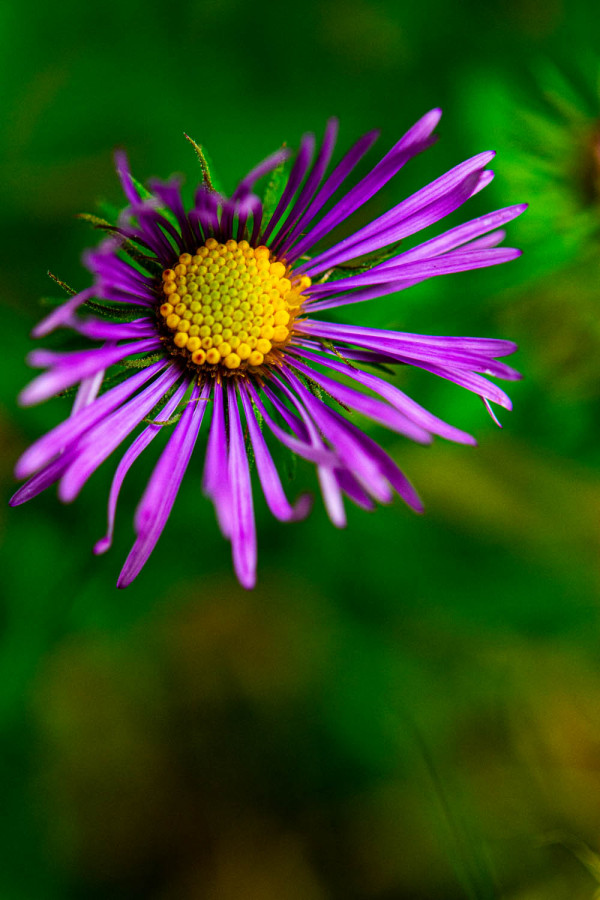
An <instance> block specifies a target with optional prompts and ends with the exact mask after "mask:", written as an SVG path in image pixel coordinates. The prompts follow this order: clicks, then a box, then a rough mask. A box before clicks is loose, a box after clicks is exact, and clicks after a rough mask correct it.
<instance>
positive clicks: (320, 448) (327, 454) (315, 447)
mask: <svg viewBox="0 0 600 900" xmlns="http://www.w3.org/2000/svg"><path fill="white" fill-rule="evenodd" d="M247 387H248V391H249V392H250V396H251V397H252V400H253V401H254V403H255V405H256V407H257V409H258V411H259V412H260V414H261V416H262V417H263V419H264V420H265V422H266V424H267V426H268V428H269V429H270V430H271V431H272V433H273V434H274V435H275V437H276V438H277V440H278V441H280V442H281V443H282V444H283V445H284V446H285V447H289V449H290V450H293V451H294V453H296V454H297V455H298V456H301V457H303V458H304V459H308V460H310V462H313V463H316V464H317V465H320V466H325V467H329V468H332V467H334V466H335V465H336V464H339V461H338V460H337V459H336V457H335V456H334V454H333V453H332V452H331V451H330V450H327V448H326V447H325V446H324V445H323V443H322V442H320V441H314V440H312V439H310V440H307V441H304V440H299V439H297V438H293V437H291V436H290V435H289V434H287V432H285V431H284V430H283V428H280V427H279V425H278V424H277V423H276V422H275V421H274V420H273V419H272V418H271V416H270V415H269V413H268V412H267V410H266V409H265V406H264V403H263V402H262V400H261V398H260V396H259V394H258V392H257V391H256V389H255V388H254V386H253V385H252V384H250V383H249V384H248V386H247ZM265 393H266V391H265ZM313 428H314V426H313Z"/></svg>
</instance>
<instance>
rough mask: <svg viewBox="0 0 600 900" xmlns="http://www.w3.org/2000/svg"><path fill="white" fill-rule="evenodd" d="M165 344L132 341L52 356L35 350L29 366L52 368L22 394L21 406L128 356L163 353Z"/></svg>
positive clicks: (55, 392) (59, 389) (62, 388)
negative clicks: (115, 345) (154, 352)
mask: <svg viewBox="0 0 600 900" xmlns="http://www.w3.org/2000/svg"><path fill="white" fill-rule="evenodd" d="M161 347H162V344H161V342H160V340H158V338H152V339H149V340H146V341H133V342H132V343H130V344H121V346H119V347H107V348H105V347H101V348H99V349H93V350H81V351H77V352H75V353H62V354H58V353H51V352H50V351H47V350H34V351H33V352H32V353H31V354H30V356H29V359H28V361H29V364H30V365H32V366H34V367H35V368H38V367H40V366H53V368H51V369H50V371H48V372H44V373H43V374H42V375H38V377H37V378H34V379H33V381H32V382H31V383H30V384H28V385H27V387H26V388H25V389H24V390H23V391H21V394H20V395H19V403H20V404H21V405H22V406H33V405H35V404H36V403H41V402H42V400H47V399H48V398H49V397H52V396H53V395H54V394H58V393H59V392H60V391H64V390H65V388H68V387H71V385H73V384H76V383H77V382H78V381H82V380H83V379H84V378H89V377H90V376H91V375H94V374H95V373H96V372H97V371H98V370H99V369H108V368H109V366H112V365H114V364H115V363H117V362H120V360H122V359H124V357H126V356H135V355H137V354H139V353H147V352H149V351H152V350H160V349H161Z"/></svg>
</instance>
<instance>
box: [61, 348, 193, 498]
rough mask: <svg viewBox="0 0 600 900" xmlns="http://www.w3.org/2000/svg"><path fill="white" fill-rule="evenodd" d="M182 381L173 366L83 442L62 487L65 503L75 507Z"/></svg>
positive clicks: (90, 432)
mask: <svg viewBox="0 0 600 900" xmlns="http://www.w3.org/2000/svg"><path fill="white" fill-rule="evenodd" d="M179 378H180V373H179V372H178V370H177V369H176V368H175V367H174V366H169V367H168V368H167V369H166V371H165V372H163V373H162V374H161V375H159V376H158V378H157V379H156V381H153V382H152V384H150V385H149V386H148V387H147V388H145V389H144V390H143V391H141V392H140V393H139V394H137V396H136V397H134V399H133V400H130V401H129V402H128V403H126V404H125V405H124V406H121V407H120V409H118V410H117V411H116V412H114V413H112V414H111V415H110V416H108V417H107V418H106V419H104V421H102V422H101V423H100V424H99V425H97V426H96V427H95V428H93V429H91V431H89V432H88V433H87V434H85V435H84V436H83V437H82V438H81V440H80V442H79V444H78V446H77V448H76V457H75V459H74V461H73V462H72V464H71V465H70V466H69V468H68V470H67V471H66V472H65V474H64V476H63V478H62V481H61V483H60V487H59V492H58V495H59V497H60V499H61V500H62V501H63V503H71V502H72V501H73V500H74V499H75V498H76V497H77V495H78V493H79V491H80V490H81V488H82V487H83V485H84V484H85V482H86V481H87V480H88V478H89V477H90V475H92V474H93V473H94V472H95V471H96V469H97V468H98V466H100V465H101V463H103V462H104V460H105V459H106V458H107V457H108V456H110V454H111V453H112V452H113V450H115V449H116V448H117V447H118V446H119V444H120V443H121V442H122V441H124V440H125V438H126V437H127V436H128V435H129V434H131V432H132V431H133V429H134V428H136V427H137V425H139V423H140V422H141V421H142V419H144V418H145V417H146V416H147V415H148V413H150V412H151V410H152V409H154V407H155V406H156V405H157V403H159V402H160V400H161V399H162V398H163V397H164V396H165V394H166V393H167V391H169V390H170V388H172V387H173V385H174V384H175V382H176V381H178V380H179Z"/></svg>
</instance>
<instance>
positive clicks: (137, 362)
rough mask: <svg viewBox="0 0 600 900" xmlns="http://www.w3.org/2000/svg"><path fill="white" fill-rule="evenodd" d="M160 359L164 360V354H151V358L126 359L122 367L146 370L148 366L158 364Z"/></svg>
mask: <svg viewBox="0 0 600 900" xmlns="http://www.w3.org/2000/svg"><path fill="white" fill-rule="evenodd" d="M160 359H164V356H163V354H162V353H151V354H150V355H149V356H145V357H142V358H141V359H125V360H123V362H122V363H120V365H122V366H124V367H125V368H126V369H146V368H147V367H148V366H151V365H152V363H155V362H158V361H159V360H160Z"/></svg>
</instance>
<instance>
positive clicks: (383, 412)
mask: <svg viewBox="0 0 600 900" xmlns="http://www.w3.org/2000/svg"><path fill="white" fill-rule="evenodd" d="M294 368H296V369H297V370H298V371H299V372H302V373H303V374H304V375H306V376H307V377H308V378H311V379H312V380H313V381H315V382H316V383H317V384H318V385H320V386H321V387H322V388H323V389H324V390H325V391H327V393H328V394H330V395H331V396H332V397H333V398H334V399H335V400H337V401H338V402H339V403H342V404H343V405H344V406H349V407H350V409H354V410H355V411H356V412H359V413H361V414H362V415H363V416H367V417H368V418H369V419H372V420H373V421H374V422H379V423H380V424H381V425H385V427H386V428H389V429H391V430H392V431H396V432H398V434H403V435H405V437H408V438H410V439H411V440H412V441H416V442H417V443H419V444H430V443H431V435H430V434H429V433H428V432H427V431H425V430H424V429H423V428H420V427H419V426H418V425H415V423H414V422H412V421H411V420H410V419H408V418H407V417H406V416H405V415H404V414H403V413H401V412H399V411H398V410H397V409H395V408H393V407H391V406H389V405H388V404H387V403H383V402H382V401H381V400H376V399H375V398H374V397H368V396H367V395H366V394H361V393H360V392H359V391H355V390H354V389H353V388H350V387H347V386H346V385H345V384H340V383H339V382H337V381H334V380H333V379H332V378H328V377H327V376H326V375H321V373H320V372H316V371H315V370H314V369H311V368H309V367H308V366H305V365H304V364H303V363H301V362H298V361H295V362H294Z"/></svg>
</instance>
